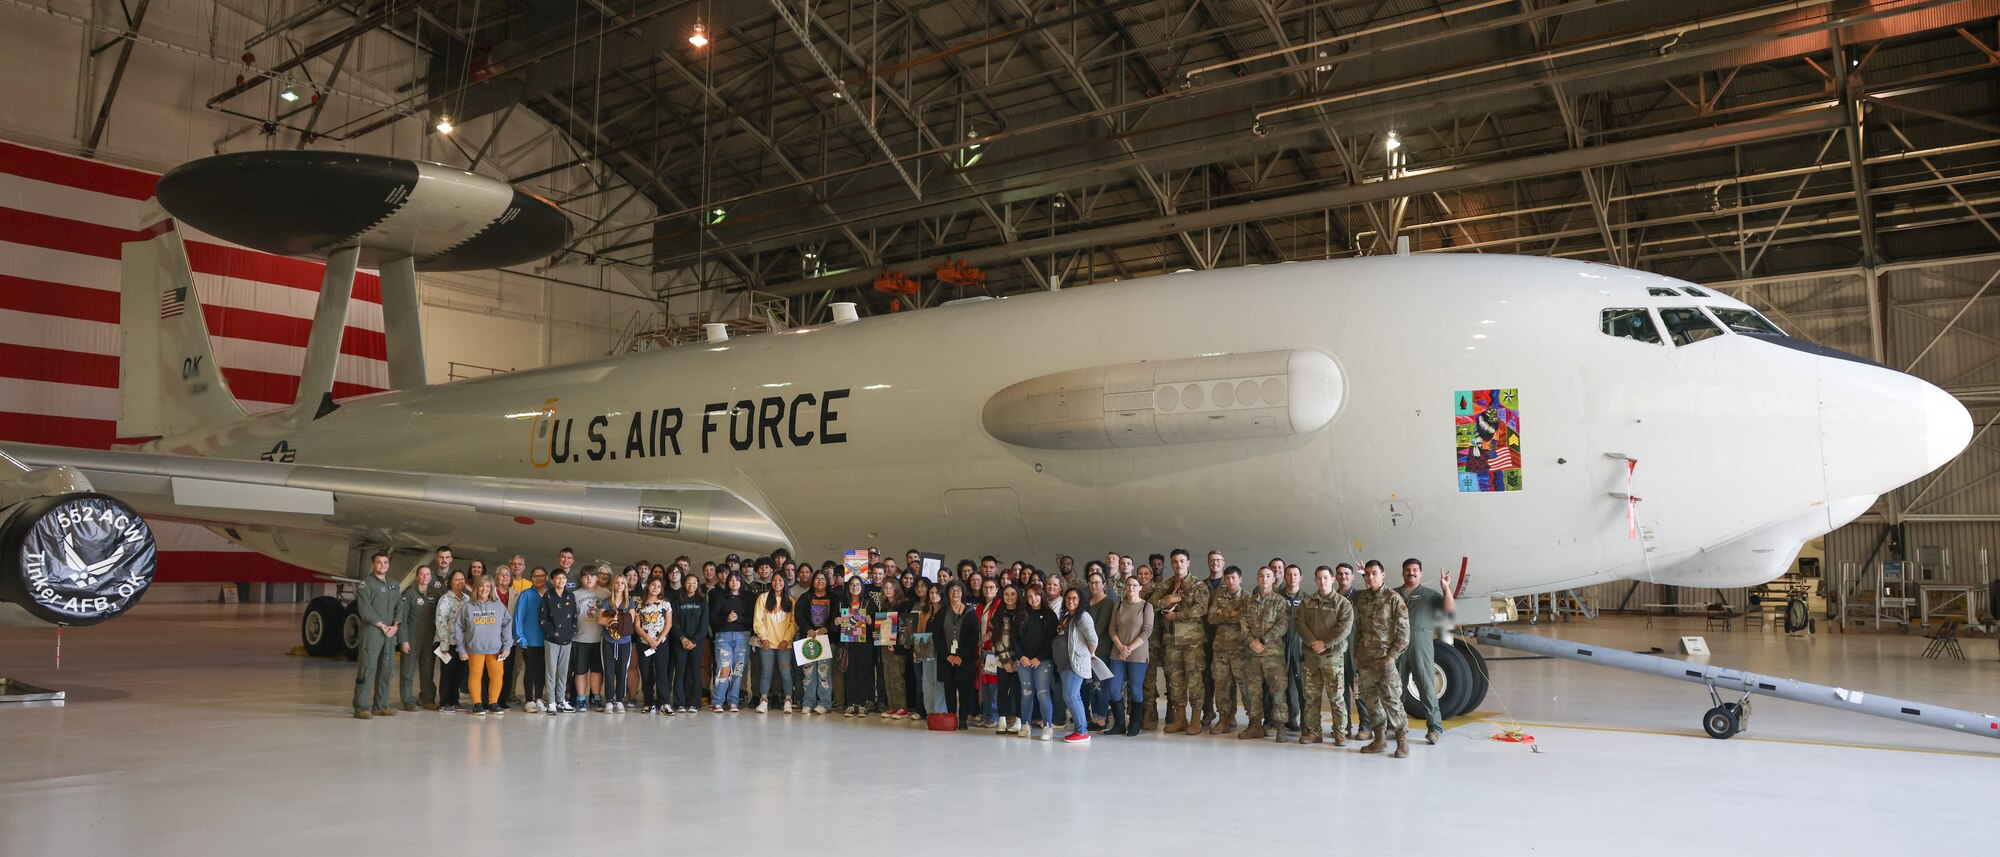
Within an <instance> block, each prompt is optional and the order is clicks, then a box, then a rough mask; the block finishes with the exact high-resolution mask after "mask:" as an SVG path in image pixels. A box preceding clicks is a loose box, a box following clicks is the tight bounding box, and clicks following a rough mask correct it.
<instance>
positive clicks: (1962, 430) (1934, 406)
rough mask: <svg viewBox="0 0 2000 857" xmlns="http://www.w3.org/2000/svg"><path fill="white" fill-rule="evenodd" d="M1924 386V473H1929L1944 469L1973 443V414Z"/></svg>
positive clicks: (1935, 389) (1933, 387)
mask: <svg viewBox="0 0 2000 857" xmlns="http://www.w3.org/2000/svg"><path fill="white" fill-rule="evenodd" d="M1917 383H1919V384H1923V385H1924V391H1923V408H1924V438H1925V441H1926V448H1925V469H1924V472H1926V473H1929V472H1930V471H1932V470H1936V469H1938V468H1940V467H1943V466H1944V465H1945V462H1948V461H1950V460H1952V459H1954V458H1957V457H1958V454H1959V453H1961V452H1964V451H1965V448H1966V447H1967V446H1969V445H1971V443H1972V413H1971V412H1970V411H1967V410H1966V409H1965V405H1963V404H1960V403H1959V401H1958V399H1957V398H1956V397H1954V396H1952V394H1950V393H1947V392H1945V391H1944V390H1942V389H1939V388H1938V387H1937V386H1935V385H1932V384H1926V383H1924V382H1922V381H1918V382H1917Z"/></svg>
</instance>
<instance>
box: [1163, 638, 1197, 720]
mask: <svg viewBox="0 0 2000 857" xmlns="http://www.w3.org/2000/svg"><path fill="white" fill-rule="evenodd" d="M1166 655H1167V668H1166V669H1164V670H1160V672H1163V673H1166V675H1165V676H1164V677H1163V678H1162V679H1161V680H1162V681H1164V682H1166V685H1167V710H1168V711H1172V710H1173V709H1175V708H1176V707H1185V706H1189V705H1192V706H1194V707H1196V708H1200V707H1201V703H1202V682H1203V681H1204V680H1205V678H1206V676H1207V673H1208V653H1207V652H1205V651H1202V648H1201V644H1200V643H1196V644H1195V645H1192V646H1171V645H1170V646H1168V647H1167V650H1166ZM1197 716H1199V714H1198V713H1197Z"/></svg>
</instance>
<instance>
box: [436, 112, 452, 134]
mask: <svg viewBox="0 0 2000 857" xmlns="http://www.w3.org/2000/svg"><path fill="white" fill-rule="evenodd" d="M433 127H436V128H437V132H438V133H439V134H449V133H451V128H452V125H451V117H450V116H446V115H443V114H440V115H439V116H438V121H437V125H435V126H433Z"/></svg>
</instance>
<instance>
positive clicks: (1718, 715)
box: [1701, 703, 1743, 740]
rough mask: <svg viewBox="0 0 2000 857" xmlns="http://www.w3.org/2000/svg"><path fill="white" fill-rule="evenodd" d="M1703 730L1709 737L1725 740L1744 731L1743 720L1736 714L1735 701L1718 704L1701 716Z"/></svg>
mask: <svg viewBox="0 0 2000 857" xmlns="http://www.w3.org/2000/svg"><path fill="white" fill-rule="evenodd" d="M1701 731H1703V732H1707V733H1708V737H1710V738H1714V739H1716V740H1723V739H1726V738H1729V737H1731V736H1734V735H1735V734H1736V733H1738V732H1741V731H1743V721H1742V719H1741V718H1739V717H1737V715H1736V706H1735V705H1734V704H1733V703H1728V704H1724V705H1720V706H1717V707H1715V708H1711V709H1709V710H1708V713H1707V714H1703V715H1702V716H1701Z"/></svg>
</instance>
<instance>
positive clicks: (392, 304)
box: [315, 256, 429, 390]
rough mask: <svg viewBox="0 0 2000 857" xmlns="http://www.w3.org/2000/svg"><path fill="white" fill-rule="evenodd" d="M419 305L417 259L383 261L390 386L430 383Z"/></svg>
mask: <svg viewBox="0 0 2000 857" xmlns="http://www.w3.org/2000/svg"><path fill="white" fill-rule="evenodd" d="M421 307H422V303H421V302H420V301H418V300H417V260H416V259H415V258H414V257H410V256H404V257H403V258H401V259H391V260H389V261H388V262H387V263H385V264H383V266H382V336H383V338H384V339H386V340H387V341H388V342H387V344H388V351H389V389H392V390H414V389H416V388H418V387H422V386H424V385H425V384H427V383H429V379H428V375H427V374H426V371H425V367H424V329H423V319H422V317H421V316H420V311H421ZM315 332H317V331H315Z"/></svg>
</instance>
